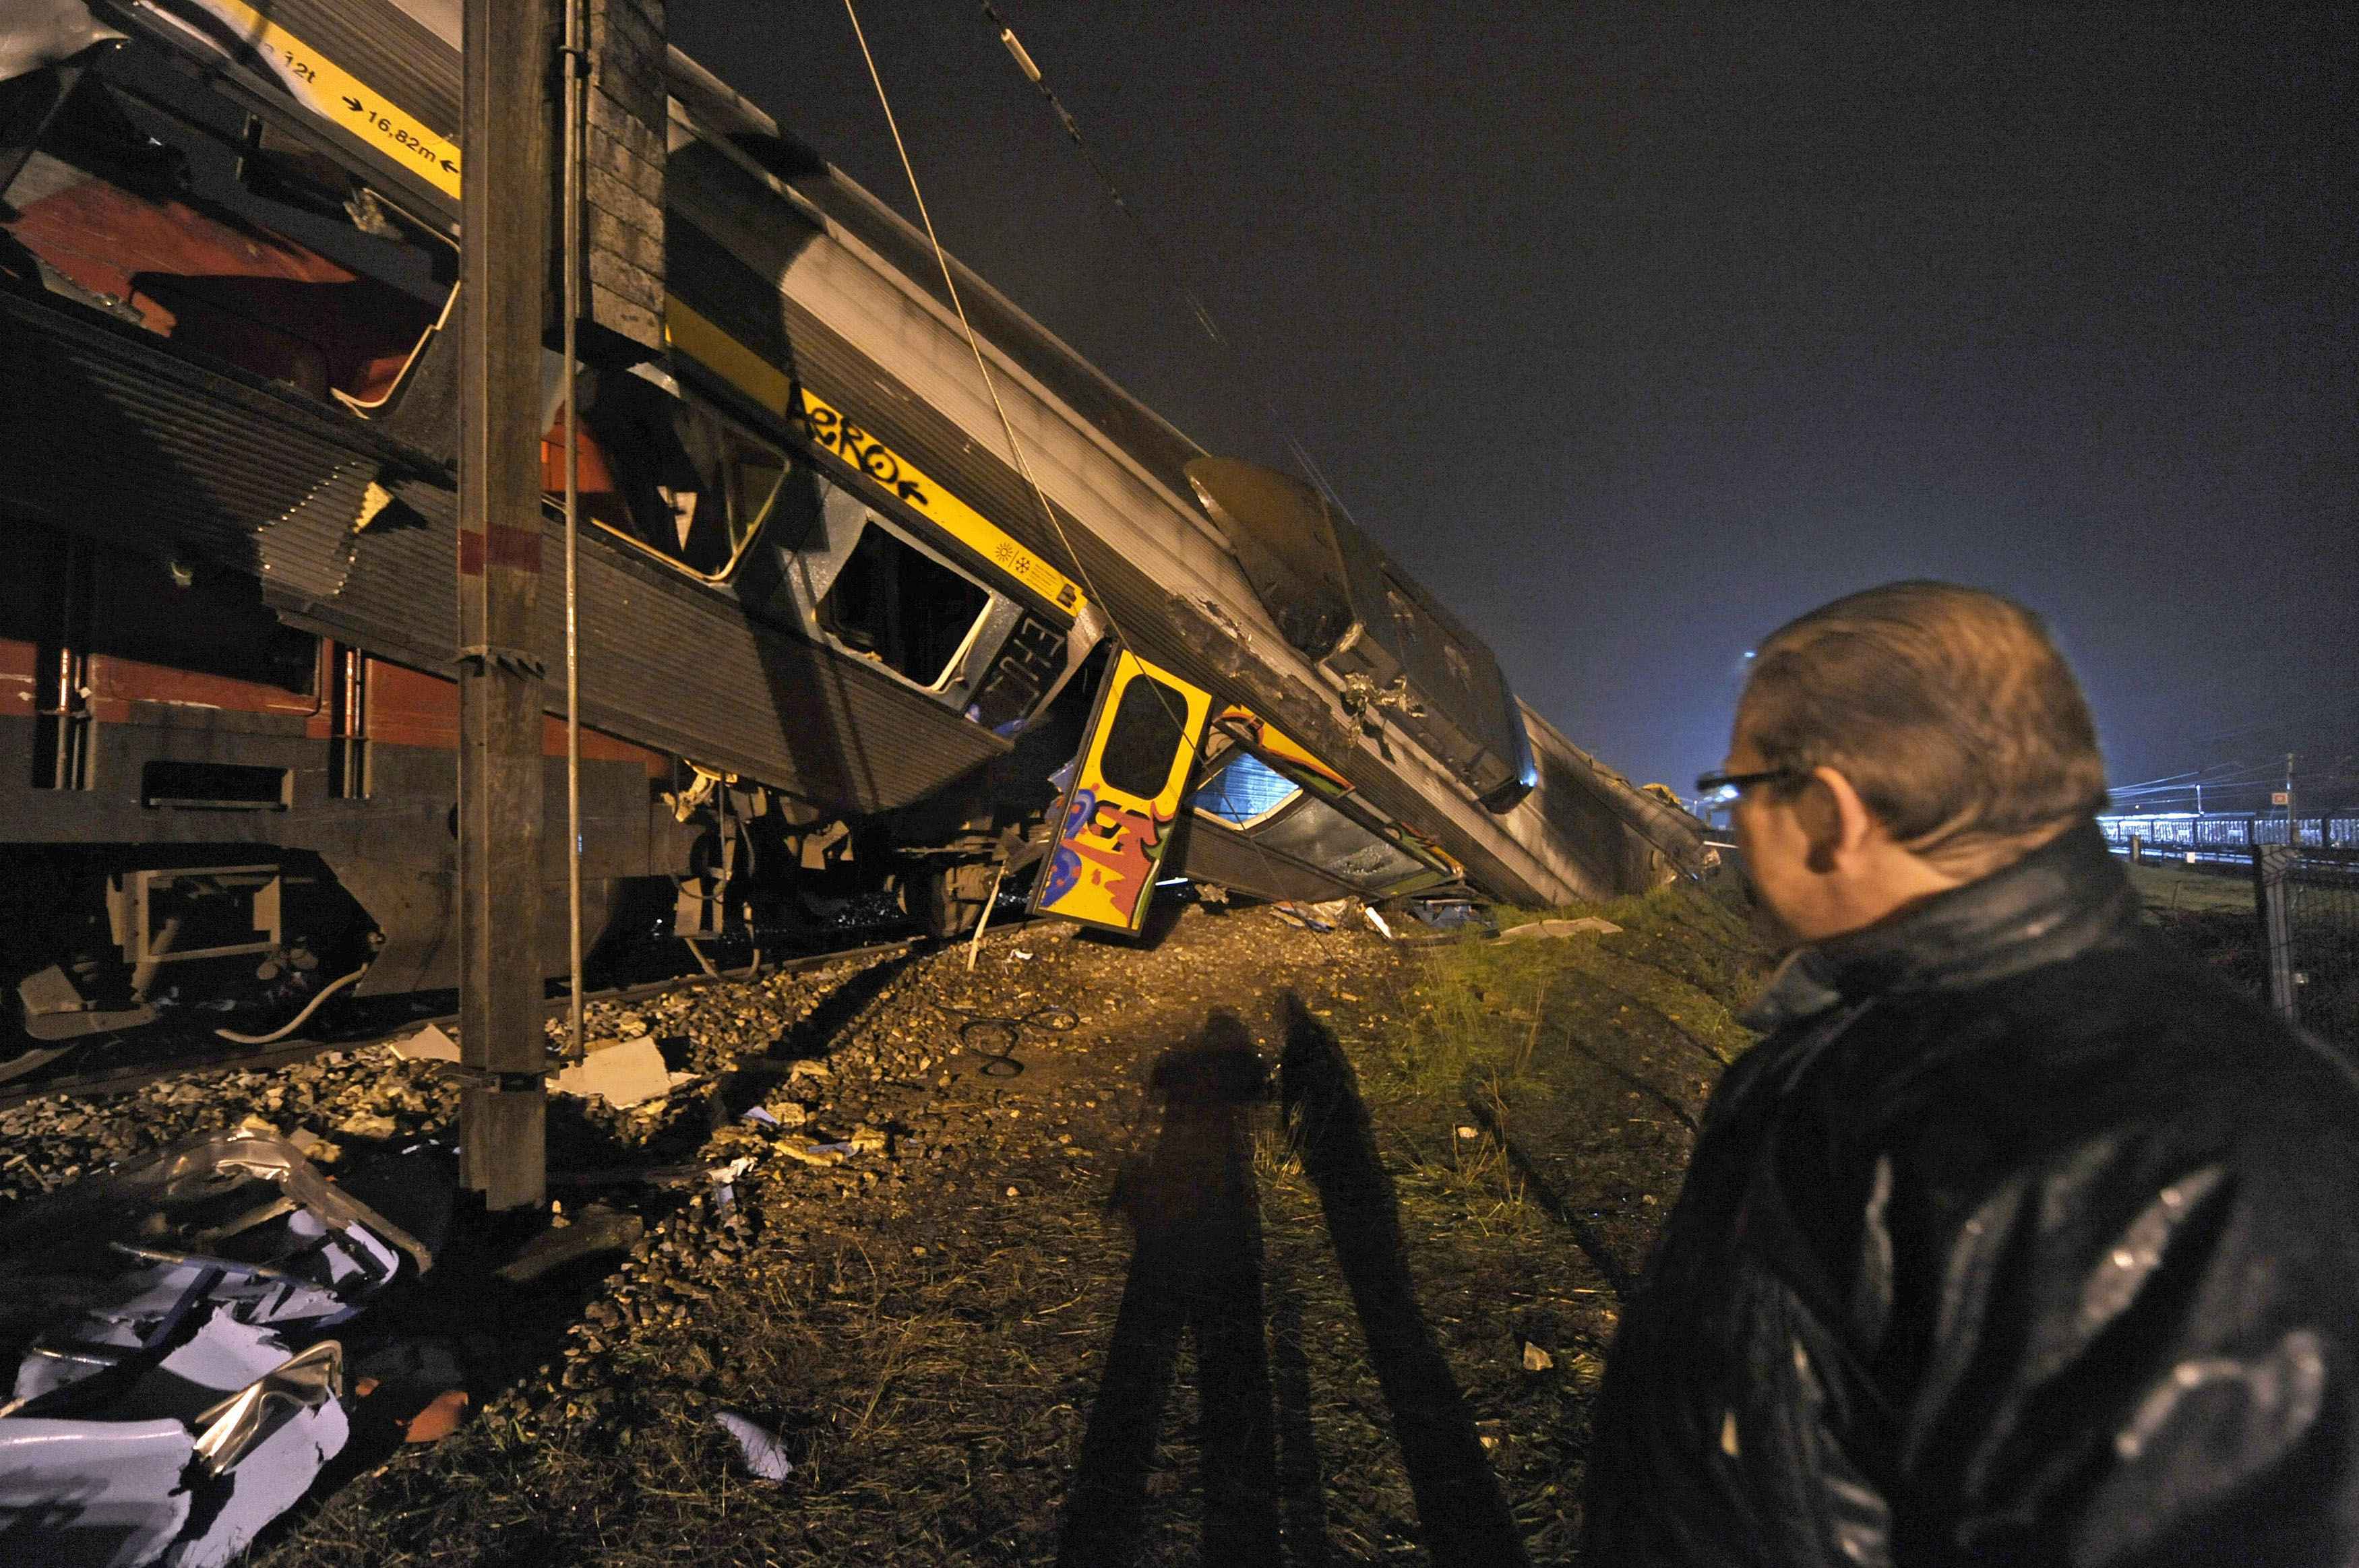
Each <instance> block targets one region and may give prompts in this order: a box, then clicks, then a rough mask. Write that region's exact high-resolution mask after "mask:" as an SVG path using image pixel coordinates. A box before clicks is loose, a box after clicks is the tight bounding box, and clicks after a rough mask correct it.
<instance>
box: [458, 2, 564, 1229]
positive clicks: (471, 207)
mask: <svg viewBox="0 0 2359 1568" xmlns="http://www.w3.org/2000/svg"><path fill="white" fill-rule="evenodd" d="M553 3H554V0H466V11H465V21H464V27H465V32H464V34H463V38H464V42H465V46H466V47H465V50H464V70H463V79H464V84H465V85H464V93H463V98H462V123H463V144H462V145H463V146H465V148H466V155H465V157H466V175H465V179H464V183H463V184H462V188H461V194H460V222H461V228H462V254H461V261H460V297H459V307H460V309H459V672H460V673H459V938H460V951H459V1027H460V1045H461V1054H462V1059H463V1061H464V1063H465V1065H467V1066H468V1067H470V1068H472V1069H473V1076H474V1081H473V1083H471V1084H470V1085H469V1087H467V1089H466V1091H465V1094H464V1097H463V1098H462V1101H461V1106H460V1154H459V1175H460V1181H461V1184H462V1185H463V1186H465V1187H466V1188H467V1189H468V1190H469V1191H471V1192H477V1193H481V1194H482V1195H483V1199H484V1207H485V1208H486V1209H489V1210H492V1211H495V1212H497V1211H502V1210H508V1209H519V1208H537V1207H538V1206H540V1205H541V1204H542V1203H543V1202H545V1201H546V1199H547V1196H548V1185H549V1183H548V1151H547V1147H546V1140H545V1133H546V1130H547V1104H546V1101H545V1099H544V1098H543V1085H542V1081H541V1074H542V1072H543V1069H544V1068H545V1066H546V1065H547V1061H548V1051H547V1047H546V1044H544V1035H543V1033H542V1029H541V979H540V977H541V953H540V848H541V846H540V840H541V789H542V778H541V760H540V730H541V663H540V659H539V657H538V651H537V649H536V648H535V645H534V644H535V638H534V608H535V604H536V601H537V600H538V598H539V590H540V460H539V442H540V437H541V433H542V432H541V427H540V420H541V408H542V405H541V382H540V361H541V329H542V322H543V317H544V312H545V308H546V300H547V296H548V277H549V176H550V173H551V170H550V168H549V152H550V146H549V144H550V140H551V136H550V133H551V131H552V129H553V128H554V126H553V121H554V119H555V116H554V114H552V113H551V103H550V92H549V89H550V86H551V85H552V83H551V80H550V71H549V46H550V44H551V43H552V42H553V41H554V39H553V38H552V31H551V27H550V24H551V22H552V20H553V19H554V13H553V12H552V10H551V5H553Z"/></svg>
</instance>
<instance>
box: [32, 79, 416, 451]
mask: <svg viewBox="0 0 2359 1568" xmlns="http://www.w3.org/2000/svg"><path fill="white" fill-rule="evenodd" d="M231 114H236V115H240V116H243V129H242V130H238V129H234V128H233V127H232V126H231V125H230V124H229V123H228V116H230V115H231ZM287 129H288V126H287V124H285V123H284V117H283V116H282V115H281V114H277V112H275V111H270V110H266V109H263V108H259V107H257V106H255V105H252V104H248V103H243V102H234V101H227V100H223V99H222V98H217V97H207V95H206V94H205V93H204V91H203V89H201V88H200V87H197V86H194V85H191V84H190V83H187V82H184V81H181V80H180V78H179V75H178V73H177V72H175V71H174V70H172V69H170V66H169V63H168V61H166V60H164V59H160V58H158V57H155V56H154V55H153V54H152V53H151V52H150V51H147V50H146V49H142V48H141V47H139V46H137V45H136V44H135V45H134V46H133V47H132V48H131V49H126V50H125V51H121V52H119V53H115V54H111V55H109V56H108V57H106V58H105V59H102V60H101V61H100V62H99V63H98V65H97V66H96V67H94V68H92V70H88V71H85V72H83V73H82V76H81V77H80V78H79V79H78V80H75V81H72V82H71V85H70V86H69V87H68V89H67V92H66V96H65V99H64V101H63V102H62V103H60V107H59V109H58V112H57V114H56V115H55V117H54V118H53V119H52V121H51V123H50V124H49V125H47V126H46V127H45V128H44V130H43V132H42V134H41V136H40V139H39V142H38V144H37V146H35V147H34V148H32V149H31V150H30V155H29V156H28V157H27V159H26V160H25V162H24V164H23V166H22V167H21V168H18V169H17V170H16V178H15V179H13V180H12V181H11V183H10V189H9V192H6V193H0V194H13V193H15V192H16V190H17V189H18V188H19V187H21V186H22V184H23V183H24V181H25V180H27V178H49V179H51V180H56V179H57V175H56V173H55V170H64V171H67V172H68V173H70V174H71V176H73V177H74V178H70V179H65V180H63V181H61V182H58V183H55V184H54V185H53V187H52V188H51V189H49V190H47V191H46V192H45V195H48V196H65V195H67V194H68V193H70V192H73V191H77V190H79V189H82V188H84V187H90V186H95V187H99V188H102V189H104V190H107V191H111V192H114V194H115V195H116V196H117V197H121V198H127V199H129V200H133V201H136V202H141V203H145V204H146V205H147V206H148V207H152V208H155V209H156V210H157V211H158V213H160V214H161V216H160V217H158V219H157V220H156V222H158V223H160V224H161V225H162V230H163V232H171V233H175V234H179V235H183V236H186V237H189V238H190V239H192V240H194V241H195V242H196V243H197V244H198V246H199V249H200V251H201V250H202V248H203V247H204V246H206V245H210V244H213V243H215V240H214V234H213V231H216V230H218V231H221V232H225V233H237V232H241V231H243V232H246V233H247V234H248V235H249V236H259V237H260V239H261V241H262V242H264V243H265V244H266V246H267V247H268V248H270V249H272V250H273V251H275V252H276V253H277V254H281V255H283V256H285V257H288V258H292V259H291V260H290V261H289V262H288V265H289V266H291V267H294V268H296V269H298V270H297V271H295V272H292V273H288V272H280V271H274V270H271V269H270V268H268V267H265V268H264V269H263V270H260V271H255V272H239V271H235V270H231V271H223V272H205V271H201V270H199V271H189V272H158V273H155V274H153V275H152V276H151V275H150V274H147V273H140V272H132V273H129V274H127V275H126V276H127V277H128V279H129V282H130V284H131V286H132V287H130V288H129V289H128V290H127V291H124V292H117V291H115V290H114V288H113V287H111V286H110V287H100V286H99V283H98V281H97V280H95V279H92V280H89V281H85V280H84V279H82V278H77V277H75V276H73V274H72V270H71V268H69V267H67V266H65V265H63V264H62V263H61V262H59V261H56V260H53V259H52V257H51V256H50V255H49V254H46V253H45V252H44V250H43V247H42V242H41V241H40V240H39V239H38V238H35V239H29V240H28V239H26V238H24V237H23V236H21V235H20V236H18V238H17V243H18V245H19V246H20V247H21V248H22V249H23V250H24V251H25V252H26V253H27V254H29V255H31V256H32V257H33V258H34V260H35V262H36V263H37V265H38V269H39V271H38V282H39V284H40V285H41V287H43V288H44V289H45V290H46V291H47V292H48V293H49V294H51V295H54V296H59V297H63V298H65V299H67V300H71V301H77V302H79V303H82V304H83V305H85V306H90V307H92V308H101V309H103V310H104V311H105V312H106V313H107V314H109V315H112V316H114V317H115V318H116V319H121V320H124V321H125V322H126V323H128V324H131V325H135V326H136V327H138V328H139V329H140V330H142V331H143V332H144V333H145V334H147V336H149V337H151V338H153V339H154V340H155V341H158V343H160V344H164V345H168V351H169V352H171V353H173V354H174V355H176V356H179V357H184V358H188V359H190V360H192V361H194V362H198V363H200V364H204V363H206V362H214V363H218V364H221V365H225V366H227V367H229V368H231V369H232V370H234V372H236V373H240V374H243V375H246V376H252V377H256V378H258V379H260V380H262V381H264V382H266V383H268V384H272V385H273V386H277V387H284V388H286V389H288V390H289V391H291V392H293V393H295V394H297V395H300V396H303V397H306V398H309V399H310V400H312V401H314V402H317V403H319V404H321V405H323V406H329V407H342V408H343V409H345V410H347V411H349V412H350V413H352V414H353V416H356V417H360V418H367V417H370V416H372V415H374V414H375V413H377V412H379V411H381V410H383V409H384V408H385V407H386V406H387V405H388V404H389V403H390V402H391V401H392V400H393V399H394V397H395V396H396V395H397V394H398V393H399V392H400V390H401V388H402V387H403V386H404V385H405V384H407V383H408V381H409V379H410V378H411V376H412V374H413V373H414V372H415V370H416V367H417V365H418V363H419V361H420V360H421V359H422V358H423V357H424V355H425V352H426V350H427V349H428V347H429V345H430V344H431V343H432V342H433V341H434V339H435V336H436V335H437V333H439V332H440V330H442V329H443V328H444V327H446V326H447V325H449V324H450V323H451V321H453V320H454V319H455V318H454V317H453V315H452V310H453V309H454V308H455V303H456V300H457V297H458V287H459V285H458V270H459V269H458V260H459V248H458V244H457V242H456V240H455V238H454V237H453V236H452V234H451V233H450V232H448V229H447V226H446V225H443V224H440V223H437V222H433V221H431V220H429V219H427V218H424V217H421V216H420V215H419V214H418V213H417V212H415V211H411V210H409V209H408V208H406V207H404V206H403V205H401V204H400V203H398V202H397V201H394V200H390V199H388V198H386V196H385V194H384V193H383V191H382V190H381V189H378V188H377V186H376V185H375V183H374V182H372V181H371V180H370V179H369V178H367V177H366V176H365V175H364V173H363V172H362V171H361V170H359V169H358V168H353V167H351V166H350V165H348V164H345V163H342V162H341V161H338V160H335V159H332V158H325V159H319V160H307V159H305V158H303V157H299V156H295V155H293V154H291V153H290V152H289V148H290V147H292V146H293V145H294V141H293V140H289V139H286V133H287ZM93 132H96V133H98V135H96V136H95V137H93V136H92V133H93ZM118 132H122V133H127V134H128V135H131V136H134V137H139V138H144V146H145V147H146V148H151V149H155V157H157V158H158V160H160V163H159V167H161V165H163V164H172V165H173V167H175V168H178V169H179V171H180V172H179V178H177V179H176V180H173V181H169V182H168V183H167V184H166V185H160V186H158V187H157V188H156V189H146V188H143V186H142V185H141V183H140V182H139V179H138V177H137V176H136V173H134V172H132V171H131V170H130V169H129V166H127V165H121V164H119V163H117V162H115V161H112V160H111V158H112V155H111V151H110V149H111V148H112V146H113V144H112V143H110V142H108V141H107V140H106V138H107V137H108V136H110V135H114V134H115V133H118ZM295 140H299V138H295ZM173 160H178V161H177V164H173ZM50 166H54V168H53V169H52V170H51V172H50V173H49V174H48V175H47V176H42V175H40V174H39V173H38V172H37V171H38V170H41V169H43V168H49V167H50ZM38 200H39V199H38V198H37V199H34V200H29V201H27V200H22V199H20V200H18V202H17V205H16V207H14V208H10V209H7V211H9V213H10V217H9V226H10V227H11V228H12V229H14V228H16V226H18V225H21V224H22V223H24V222H27V220H28V216H29V215H30V214H31V212H32V210H33V209H34V208H35V207H37V206H38ZM102 200H104V199H103V198H102ZM171 205H178V206H179V208H181V209H183V210H184V212H183V214H182V215H180V216H177V217H176V216H174V215H173V214H172V213H171V212H170V211H169V210H168V208H169V206H171ZM34 221H35V222H38V220H34ZM69 222H71V219H70V220H69ZM356 236H358V237H357V238H356ZM377 242H383V243H385V244H386V246H389V247H396V248H397V250H399V251H406V252H408V253H409V254H410V255H411V257H412V258H413V259H412V260H410V261H408V262H406V263H398V262H397V261H396V260H395V259H394V257H395V255H396V254H397V253H396V249H388V250H386V251H385V252H384V254H376V253H375V252H372V251H371V250H370V246H371V245H372V244H374V243H377ZM247 243H248V245H249V248H252V247H253V245H254V243H255V242H254V240H253V238H251V237H249V239H248V241H247ZM418 257H423V258H425V260H424V261H423V262H422V263H421V262H419V261H417V260H416V259H415V258H418ZM93 265H101V266H102V267H103V266H104V265H114V266H118V267H121V266H129V265H133V263H132V261H131V260H127V259H119V258H113V257H110V258H109V259H107V260H106V261H105V262H103V263H97V264H93ZM321 267H324V268H326V269H328V270H329V271H331V272H333V273H336V274H340V275H342V279H343V284H342V285H339V287H342V286H359V287H362V288H364V290H375V291H376V292H375V295H373V296H371V297H370V298H369V299H365V300H354V301H347V302H340V303H339V304H337V305H335V306H333V307H331V308H330V309H331V314H328V315H323V316H321V317H320V318H318V319H306V320H305V321H302V322H298V323H294V324H292V325H290V324H289V323H288V322H287V321H284V320H276V319H271V318H269V317H267V316H266V315H265V314H257V313H256V312H255V310H254V309H252V308H246V307H247V306H249V305H250V304H251V302H250V301H245V302H242V301H241V298H240V297H239V295H238V293H237V291H236V290H235V289H234V288H231V289H226V290H224V289H223V288H221V287H216V285H218V284H219V283H220V282H222V281H223V280H227V281H229V282H232V283H234V282H236V281H237V280H240V279H249V280H263V281H266V282H280V283H284V282H293V281H300V282H304V283H306V284H307V285H311V284H316V283H317V282H318V281H319V280H318V279H316V278H309V277H306V276H304V273H305V272H306V271H310V270H316V269H318V268H321ZM421 268H422V270H421ZM405 277H406V278H407V281H405ZM143 278H145V279H147V282H146V283H144V284H142V283H141V281H140V280H141V279H143ZM446 278H447V281H445V280H446ZM393 297H399V298H403V299H406V300H407V301H408V303H409V304H410V305H412V306H414V307H415V313H416V316H417V319H419V321H420V323H421V324H420V325H419V329H418V331H417V335H416V336H415V337H414V338H412V339H410V341H408V345H407V346H406V348H399V349H398V350H397V351H398V362H397V364H396V365H395V367H394V369H393V370H392V373H391V374H390V376H389V377H388V378H387V379H386V381H385V382H384V383H383V384H382V386H381V387H379V386H377V385H376V384H375V381H374V377H373V375H372V374H371V373H372V372H373V371H375V369H376V367H379V366H382V365H384V364H385V363H386V362H388V361H392V360H394V358H395V352H396V351H395V350H394V349H392V348H388V350H387V351H386V352H382V353H380V352H375V351H374V348H373V346H372V343H371V341H369V339H368V337H367V335H366V334H365V333H364V334H362V335H361V336H359V337H357V338H355V337H352V336H351V335H350V334H349V333H348V332H347V331H346V330H345V328H346V327H348V326H349V325H350V324H351V323H353V322H358V321H364V320H366V319H373V318H374V317H375V316H376V315H378V314H381V312H382V310H383V309H384V308H385V307H386V301H387V300H388V299H390V298H393ZM143 300H144V301H145V303H144V304H143V303H142V301H143ZM339 310H341V311H342V312H344V313H345V314H343V315H342V316H338V315H335V314H333V312H334V311H339ZM354 312H357V314H354ZM238 323H243V324H244V331H245V333H246V334H247V336H243V337H242V336H241V335H240V328H239V327H238V325H237V324H238ZM339 323H341V325H340V324H339ZM331 328H332V329H333V330H331ZM222 330H226V331H227V334H228V335H227V336H225V337H224V336H220V335H218V334H219V333H220V332H221V331H222ZM209 334H213V335H210V336H209ZM266 340H267V341H277V342H279V343H281V344H283V345H285V346H286V350H287V351H286V352H285V353H283V354H281V355H280V356H278V357H277V358H274V357H273V356H271V355H269V354H263V355H261V356H260V358H259V359H257V358H256V357H255V354H254V352H253V351H254V350H255V348H256V346H257V344H259V343H260V342H262V341H266ZM398 342H399V340H398V339H396V340H395V344H398ZM307 356H308V358H307ZM340 362H342V374H341V376H340V373H339V365H340ZM299 372H300V373H299ZM314 374H316V379H314ZM340 380H342V381H348V382H350V383H351V384H339V383H340Z"/></svg>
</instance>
